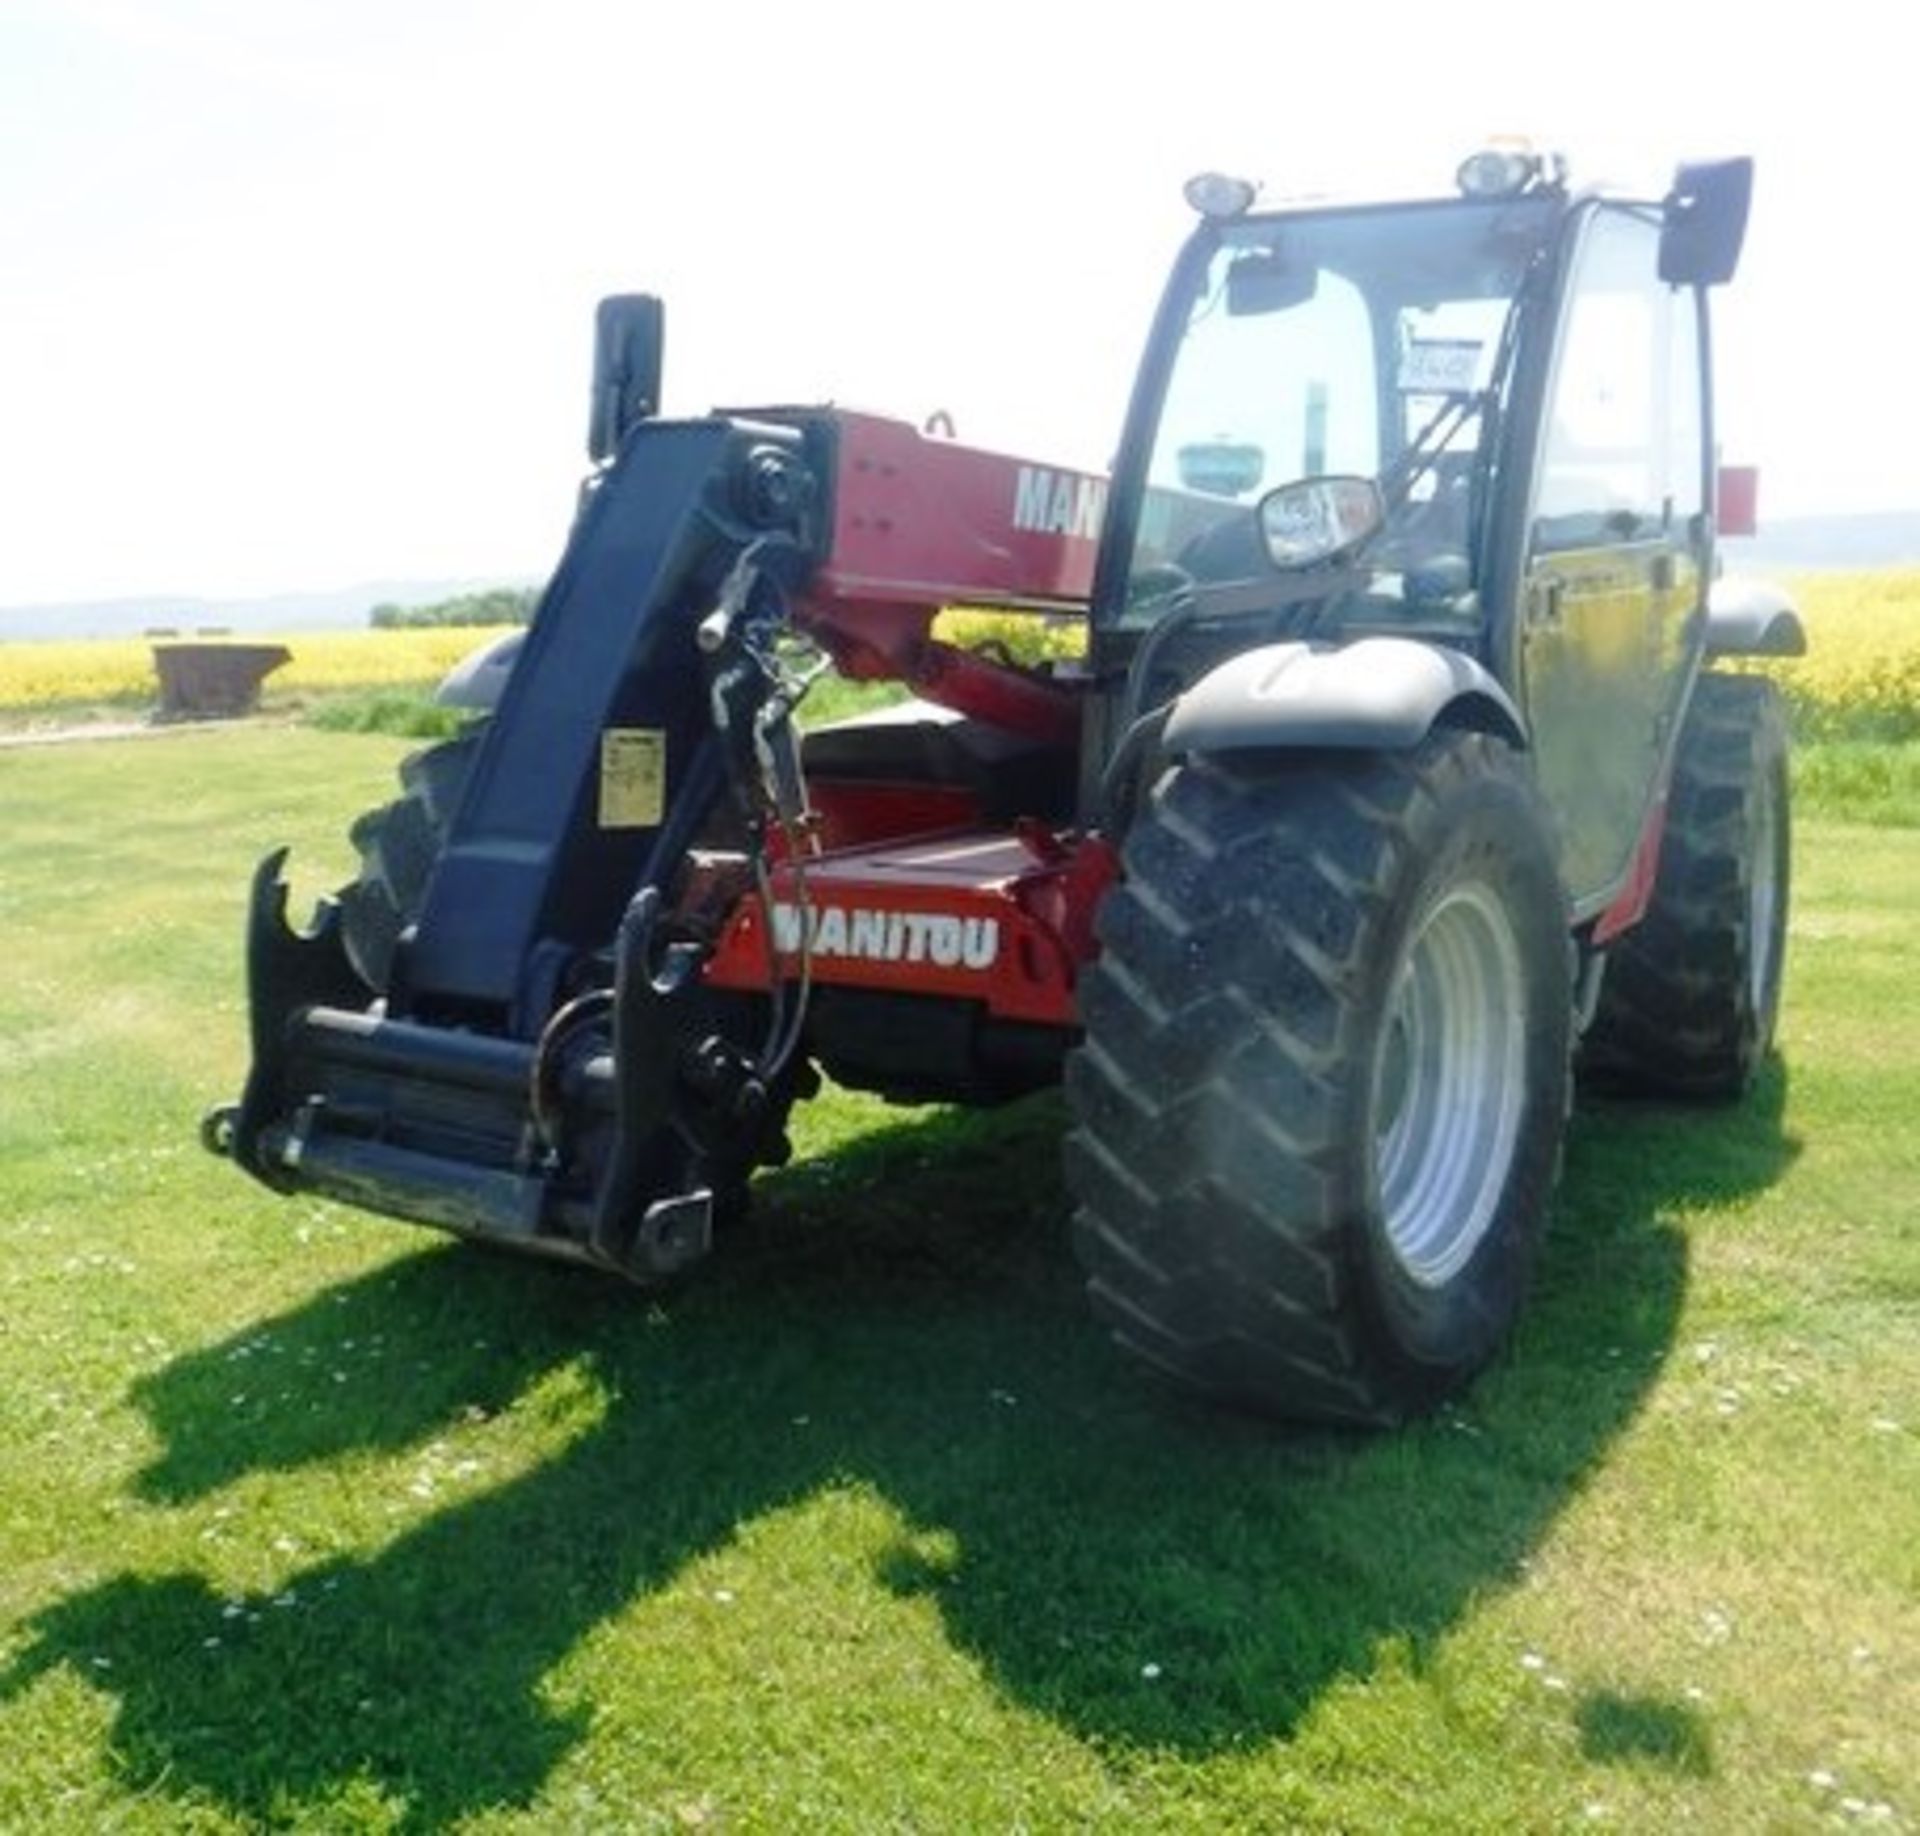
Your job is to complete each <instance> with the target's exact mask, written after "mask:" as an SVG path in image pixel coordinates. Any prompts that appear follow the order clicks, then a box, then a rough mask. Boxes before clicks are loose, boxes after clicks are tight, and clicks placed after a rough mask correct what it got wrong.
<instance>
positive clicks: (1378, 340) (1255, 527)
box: [1122, 196, 1563, 626]
mask: <svg viewBox="0 0 1920 1836" xmlns="http://www.w3.org/2000/svg"><path fill="white" fill-rule="evenodd" d="M1562 208H1563V207H1562V205H1561V203H1560V201H1559V200H1558V199H1557V198H1552V197H1538V196H1536V197H1527V198H1519V199H1503V200H1496V201H1488V202H1480V201H1474V202H1468V201H1452V200H1449V201H1447V202H1443V203H1436V204H1421V205H1405V206H1395V207H1391V208H1372V209H1365V210H1346V211H1335V212H1326V213H1324V214H1319V213H1316V214H1307V215H1289V216H1276V217H1266V218H1252V219H1248V220H1246V221H1244V222H1239V223H1233V224H1228V225H1225V226H1223V228H1222V230H1221V232H1220V235H1221V241H1220V245H1219V246H1218V247H1217V248H1216V249H1215V250H1214V252H1213V254H1212V256H1211V258H1210V260H1209V261H1208V262H1207V265H1206V267H1205V269H1204V271H1203V272H1202V273H1201V274H1200V275H1199V277H1198V282H1197V284H1196V286H1195V287H1194V291H1193V296H1192V303H1191V306H1190V308H1189V310H1188V313H1187V322H1186V329H1185V332H1184V335H1183V336H1182V339H1181V342H1180V346H1179V349H1178V351H1177V352H1176V353H1175V356H1174V358H1173V363H1172V369H1171V373H1170V375H1169V377H1168V381H1167V387H1166V393H1165V395H1164V397H1163V398H1162V404H1161V410H1160V417H1159V424H1158V429H1157V432H1156V434H1155V437H1154V441H1153V448H1152V455H1151V459H1150V461H1149V465H1148V471H1147V481H1146V490H1145V493H1144V495H1143V498H1142V501H1141V507H1140V515H1139V524H1138V531H1137V535H1136V539H1135V545H1134V552H1133V557H1132V563H1131V567H1130V569H1129V576H1128V587H1127V594H1126V599H1125V602H1124V610H1123V613H1122V619H1123V622H1124V623H1125V624H1128V625H1133V626H1144V625H1149V624H1152V623H1154V622H1155V621H1156V620H1157V619H1158V618H1160V617H1161V616H1163V615H1164V613H1165V612H1166V611H1167V610H1168V609H1169V608H1170V607H1171V606H1172V605H1173V604H1175V603H1179V602H1187V601H1191V600H1192V599H1193V598H1195V597H1196V596H1199V597H1202V598H1204V597H1206V596H1207V595H1208V593H1209V590H1210V589H1213V588H1224V587H1232V588H1234V589H1235V591H1234V592H1232V593H1230V594H1223V595H1222V597H1223V598H1230V599H1234V600H1237V601H1239V602H1242V603H1244V602H1246V601H1247V600H1248V597H1249V584H1251V587H1252V589H1253V598H1254V599H1255V601H1256V602H1257V601H1258V600H1259V599H1260V598H1261V597H1263V594H1262V592H1261V591H1260V588H1261V587H1262V584H1263V583H1264V585H1265V587H1267V588H1270V589H1271V592H1270V596H1269V597H1270V601H1271V603H1274V604H1278V603H1281V602H1284V601H1286V600H1288V599H1289V598H1290V597H1293V593H1292V592H1290V583H1291V587H1292V588H1293V589H1297V590H1298V591H1299V592H1300V593H1301V594H1303V595H1304V594H1308V593H1311V592H1315V591H1324V583H1322V584H1321V585H1320V586H1318V587H1314V586H1303V585H1302V581H1301V577H1300V576H1299V575H1298V574H1289V573H1283V572H1281V571H1279V570H1277V569H1276V568H1275V567H1274V565H1273V562H1272V561H1271V559H1270V558H1269V556H1268V554H1267V550H1266V546H1265V543H1264V542H1263V540H1262V537H1261V533H1260V525H1259V520H1258V518H1257V515H1256V506H1257V505H1258V504H1259V503H1260V501H1261V500H1262V499H1263V498H1264V497H1266V496H1267V494H1268V493H1270V492H1272V491H1274V490H1275V489H1277V488H1278V487H1280V486H1282V485H1285V484H1288V483H1291V482H1294V481H1296V480H1299V479H1304V478H1316V477H1324V476H1329V475H1357V476H1359V477H1362V478H1367V479H1372V480H1375V481H1377V483H1378V486H1379V489H1380V492H1381V496H1382V499H1383V501H1384V504H1385V509H1386V520H1385V523H1384V525H1383V526H1382V527H1381V528H1380V529H1379V530H1378V531H1377V532H1376V533H1375V534H1374V535H1373V536H1372V537H1371V538H1370V539H1369V540H1367V541H1366V542H1365V544H1364V545H1363V547H1362V548H1361V549H1360V551H1359V552H1358V553H1357V554H1356V555H1354V556H1352V557H1350V558H1349V559H1348V560H1347V561H1346V562H1345V563H1344V564H1343V565H1344V567H1345V570H1346V571H1347V572H1348V573H1349V574H1350V575H1353V576H1354V578H1353V579H1351V580H1350V581H1348V582H1347V585H1348V586H1349V587H1350V588H1351V590H1352V592H1353V593H1354V594H1355V595H1358V596H1359V597H1361V598H1363V599H1364V600H1365V602H1366V608H1365V609H1366V611H1367V612H1369V613H1371V614H1372V615H1374V616H1383V617H1395V616H1397V617H1399V618H1401V619H1412V620H1420V621H1424V620H1427V619H1440V620H1446V621H1454V622H1460V621H1467V620H1471V619H1473V618H1474V617H1476V616H1477V615H1478V610H1479V607H1478V593H1477V587H1478V582H1477V578H1476V574H1477V567H1478V555H1477V548H1478V544H1477V542H1476V540H1475V536H1474V529H1475V524H1476V521H1477V518H1478V514H1479V509H1480V500H1481V498H1482V496H1483V494H1484V483H1485V481H1484V478H1483V476H1482V474H1483V470H1484V468H1483V467H1482V465H1481V463H1480V461H1481V457H1482V448H1483V443H1490V442H1491V440H1492V437H1493V435H1492V432H1491V430H1492V428H1493V426H1494V424H1495V421H1496V414H1497V408H1498V404H1499V401H1500V398H1501V396H1502V394H1503V392H1504V389H1505V387H1506V382H1507V377H1508V374H1509V373H1510V370H1511V361H1510V359H1511V343H1512V337H1511V332H1510V329H1509V328H1510V323H1511V321H1512V319H1513V316H1514V314H1513V306H1514V301H1515V298H1516V296H1517V295H1518V294H1519V292H1520V290H1521V287H1522V284H1523V282H1524V281H1525V280H1526V278H1527V276H1528V275H1529V273H1530V272H1531V271H1533V269H1534V267H1535V264H1536V258H1537V257H1538V255H1539V254H1540V251H1541V249H1542V248H1543V246H1544V245H1545V243H1546V242H1547V240H1548V239H1549V237H1550V236H1551V234H1552V232H1553V228H1554V226H1555V224H1556V223H1557V222H1558V221H1559V219H1560V216H1561V211H1562Z"/></svg>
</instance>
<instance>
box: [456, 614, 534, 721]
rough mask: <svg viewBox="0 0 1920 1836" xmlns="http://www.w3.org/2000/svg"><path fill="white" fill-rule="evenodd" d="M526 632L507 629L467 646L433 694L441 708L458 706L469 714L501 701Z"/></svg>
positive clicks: (488, 711)
mask: <svg viewBox="0 0 1920 1836" xmlns="http://www.w3.org/2000/svg"><path fill="white" fill-rule="evenodd" d="M526 642H527V634H526V632H525V631H524V630H522V631H509V632H507V633H506V634H505V635H504V636H502V637H497V638H495V639H494V640H493V642H492V643H491V644H483V645H481V647H480V648H479V649H478V650H470V651H468V652H467V654H466V655H465V656H464V657H462V658H461V659H460V661H459V662H458V663H456V664H455V665H454V666H453V667H452V668H451V669H450V670H448V671H447V673H446V674H445V675H444V676H442V677H441V678H440V686H439V687H438V688H437V689H435V690H434V691H433V698H434V700H435V701H437V702H438V703H439V704H440V706H441V707H443V708H459V709H461V710H462V711H463V712H465V713H468V714H491V713H492V712H493V710H494V709H495V708H496V707H498V706H499V705H500V697H501V695H502V694H503V693H504V692H505V690H506V686H507V678H508V676H510V675H511V674H512V673H513V666H514V664H515V663H516V662H518V661H519V658H520V652H521V651H522V650H523V649H524V648H525V646H526Z"/></svg>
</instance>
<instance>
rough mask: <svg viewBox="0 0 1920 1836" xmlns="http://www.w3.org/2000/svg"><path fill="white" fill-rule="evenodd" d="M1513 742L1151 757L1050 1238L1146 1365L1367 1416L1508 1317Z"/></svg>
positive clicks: (1528, 978) (1557, 1141)
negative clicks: (1072, 1258)
mask: <svg viewBox="0 0 1920 1836" xmlns="http://www.w3.org/2000/svg"><path fill="white" fill-rule="evenodd" d="M1550 834H1551V832H1550V826H1549V822H1548V818H1547V816H1546V813H1545V811H1544V809H1543V807H1542V805H1541V802H1540V800H1539V796H1538V793H1537V791H1536V790H1535V789H1534V787H1533V783H1532V780H1531V778H1530V776H1529V774H1528V772H1527V770H1526V767H1525V763H1524V761H1523V760H1522V759H1521V758H1520V757H1518V756H1516V755H1515V754H1514V752H1513V751H1512V750H1511V749H1510V748H1508V747H1507V746H1506V745H1505V744H1503V743H1502V742H1500V741H1498V740H1495V739H1492V738H1490V737H1488V736H1486V735H1482V734H1475V733H1465V732H1455V731H1443V732H1439V733H1436V734H1434V735H1433V736H1432V737H1430V738H1429V739H1428V740H1427V741H1425V742H1424V743H1423V744H1422V745H1421V746H1420V747H1419V748H1417V749H1416V750H1415V751H1413V752H1411V753H1407V754H1393V755H1383V756H1370V755H1343V754H1332V753H1317V754H1313V755H1302V756H1300V757H1298V758H1297V759H1293V760H1285V761H1281V762H1278V763H1272V762H1267V763H1255V762H1253V761H1245V762H1243V761H1238V760H1235V759H1232V758H1222V759H1205V758H1201V759H1195V760H1193V761H1191V762H1189V763H1187V764H1183V765H1179V766H1176V767H1174V768H1173V769H1171V770H1170V771H1169V772H1168V773H1167V774H1166V776H1165V777H1163V778H1162V779H1161V781H1160V783H1159V784H1158V786H1157V787H1156V788H1155V790H1154V792H1153V796H1152V799H1151V804H1150V807H1149V809H1148V810H1147V811H1146V812H1145V813H1144V814H1143V815H1142V817H1141V819H1140V821H1139V822H1138V823H1137V824H1136V826H1135V828H1134V831H1133V833H1132V835H1131V836H1130V837H1129V838H1128V841H1127V845H1126V852H1125V877H1124V879H1123V880H1122V881H1121V882H1120V884H1119V885H1118V886H1116V887H1115V889H1114V890H1113V891H1112V892H1111V893H1110V894H1109V895H1108V897H1107V899H1106V901H1105V903H1104V904H1103V906H1102V908H1101V912H1100V917H1099V926H1098V928H1099V936H1100V940H1101V944H1102V954H1101V956H1100V957H1099V959H1098V960H1097V962H1095V963H1094V965H1093V966H1092V967H1091V968H1090V970H1089V971H1088V973H1087V975H1086V977H1085V979H1084V981H1083V983H1082V1011H1083V1017H1084V1019H1085V1023H1086V1040H1085V1043H1084V1045H1083V1046H1082V1047H1081V1048H1080V1049H1079V1051H1078V1052H1076V1053H1075V1055H1074V1057H1073V1059H1072V1061H1071V1063H1070V1065H1069V1069H1068V1080H1067V1088H1068V1092H1069V1097H1070V1101H1071V1103H1072V1105H1073V1109H1074V1112H1075V1117H1076V1122H1077V1127H1076V1128H1075V1130H1074V1132H1073V1134H1072V1135H1071V1137H1070V1139H1069V1142H1068V1149H1067V1170H1068V1179H1069V1182H1070V1185H1071V1188H1072V1190H1073V1193H1074V1195H1075V1197H1076V1199H1077V1201H1078V1207H1079V1209H1078V1212H1077V1214H1076V1217H1075V1240H1076V1246H1077V1248H1078V1251H1079V1254H1080V1258H1081V1260H1082V1262H1083V1264H1084V1265H1085V1267H1086V1270H1087V1273H1088V1277H1089V1281H1088V1287H1089V1292H1090V1294H1091V1296H1092V1300H1093V1304H1094V1308H1095V1311H1096V1312H1097V1313H1098V1314H1099V1315H1100V1316H1101V1317H1102V1318H1103V1319H1104V1320H1105V1321H1106V1322H1107V1323H1108V1324H1109V1325H1110V1327H1111V1328H1112V1330H1113V1332H1114V1333H1115V1336H1116V1337H1117V1338H1118V1339H1119V1340H1120V1341H1121V1342H1122V1343H1123V1344H1124V1345H1125V1346H1127V1347H1128V1348H1129V1349H1131V1350H1132V1351H1133V1352H1135V1353H1137V1354H1138V1355H1139V1356H1140V1357H1142V1358H1144V1359H1145V1360H1147V1361H1148V1362H1149V1363H1151V1364H1154V1365H1157V1366H1159V1367H1161V1368H1162V1369H1163V1370H1165V1371H1167V1372H1169V1373H1171V1374H1172V1375H1173V1376H1174V1377H1176V1378H1178V1379H1180V1380H1183V1381H1184V1382H1185V1383H1187V1384H1189V1385H1191V1386H1194V1387H1196V1388H1198V1389H1200V1390H1202V1391H1204V1392H1206V1393H1208V1394H1210V1395H1212V1396H1214V1397H1217V1398H1220V1399H1222V1400H1226V1401H1231V1402H1235V1403H1238V1404H1242V1405H1246V1406H1250V1407H1253V1408H1256V1409H1258V1410H1261V1411H1263V1412H1266V1413H1271V1414H1277V1415H1284V1416H1289V1417H1293V1418H1296V1419H1305V1420H1314V1421H1326V1422H1336V1423H1381V1422H1391V1421H1394V1420H1398V1419H1400V1418H1402V1417H1404V1416H1406V1415H1409V1414H1413V1413H1417V1412H1418V1411H1420V1410H1422V1409H1425V1408H1428V1407H1430V1406H1431V1405H1432V1404H1433V1403H1435V1402H1436V1401H1437V1400H1438V1399H1440V1398H1441V1397H1443V1396H1445V1395H1446V1394H1447V1393H1448V1392H1449V1391H1451V1390H1453V1389H1455V1388H1456V1387H1458V1386H1459V1385H1460V1384H1461V1383H1463V1382H1464V1381H1465V1380H1466V1379H1467V1378H1468V1377H1470V1376H1471V1375H1472V1374H1473V1373H1474V1372H1475V1371H1477V1370H1478V1369H1480V1368H1481V1366H1483V1365H1484V1364H1486V1362H1487V1361H1488V1360H1489V1359H1490V1358H1491V1357H1492V1356H1493V1355H1494V1353H1495V1352H1496V1351H1497V1350H1498V1349H1499V1347H1500V1346H1501V1344H1502V1343H1503V1342H1504V1340H1505V1339H1506V1337H1507V1334H1508V1331H1509V1329H1510V1327H1511V1326H1512V1324H1513V1322H1514V1319H1515V1316H1516V1314H1517V1313H1518V1311H1519V1307H1520V1303H1521V1298H1522V1295H1523V1293H1524V1291H1525V1288H1526V1285H1527V1278H1528V1273H1529V1269H1530V1265H1531V1263H1532V1259H1533V1253H1534V1247H1535V1244H1536V1242H1537V1240H1538V1237H1539V1235H1540V1232H1541V1228H1542V1223H1543V1220H1544V1216H1545V1213H1546V1209H1547V1204H1548V1199H1549V1196H1550V1194H1551V1192H1552V1189H1553V1183H1554V1180H1555V1177H1556V1175H1557V1173H1558V1169H1559V1161H1560V1149H1561V1144H1562V1138H1563V1134H1564V1130H1565V1124H1566V1113H1567V1106H1568V1097H1569V1090H1570V1081H1571V1070H1570V1063H1569V1059H1570V1045H1571V1034H1572V1024H1573V1016H1572V968H1571V945H1570V941H1569V932H1568V918H1567V907H1566V900H1565V896H1564V893H1563V891H1562V888H1561V883H1560V877H1559V870H1558V866H1557V862H1556V856H1555V850H1554V847H1553V844H1552V841H1551V839H1550Z"/></svg>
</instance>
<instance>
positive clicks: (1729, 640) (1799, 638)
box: [1707, 579, 1807, 660]
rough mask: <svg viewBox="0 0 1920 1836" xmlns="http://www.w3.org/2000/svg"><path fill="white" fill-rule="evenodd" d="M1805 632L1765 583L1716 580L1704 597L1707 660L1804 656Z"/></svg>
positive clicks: (1777, 590) (1789, 603)
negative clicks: (1716, 658)
mask: <svg viewBox="0 0 1920 1836" xmlns="http://www.w3.org/2000/svg"><path fill="white" fill-rule="evenodd" d="M1806 654H1807V629H1806V627H1805V626H1804V625H1803V624H1801V622H1800V614H1799V613H1798V612H1797V611H1796V610H1795V609H1794V604H1793V601H1792V600H1791V599H1790V598H1788V596H1787V595H1786V594H1785V593H1784V592H1783V591H1782V590H1781V589H1780V588H1779V587H1777V586H1775V585H1774V584H1773V583H1772V582H1771V581H1769V580H1740V579H1731V580H1716V581H1715V582H1714V583H1713V590H1712V591H1711V592H1710V593H1709V594H1708V595H1707V657H1708V659H1709V660H1711V659H1713V658H1715V657H1804V656H1805V655H1806Z"/></svg>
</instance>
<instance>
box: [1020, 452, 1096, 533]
mask: <svg viewBox="0 0 1920 1836" xmlns="http://www.w3.org/2000/svg"><path fill="white" fill-rule="evenodd" d="M1106 513H1107V481H1106V480H1105V479H1104V478H1087V477H1085V476H1083V475H1082V474H1081V473H1079V472H1056V471H1052V470H1050V469H1049V468H1048V467H1046V466H1044V465H1023V466H1022V467H1021V468H1020V471H1019V475H1018V476H1017V477H1016V478H1015V479H1014V484H1013V526H1014V528H1016V529H1031V530H1034V531H1036V532H1038V533H1039V534H1041V535H1067V536H1082V537H1084V538H1085V539H1086V540H1087V541H1089V542H1091V541H1093V540H1094V539H1095V538H1096V537H1097V536H1098V535H1099V534H1100V519H1101V518H1102V517H1103V516H1105V515H1106Z"/></svg>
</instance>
